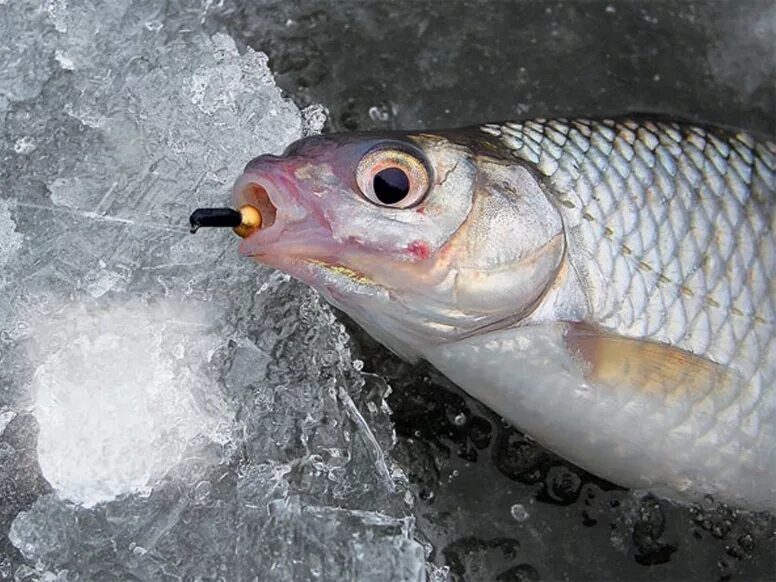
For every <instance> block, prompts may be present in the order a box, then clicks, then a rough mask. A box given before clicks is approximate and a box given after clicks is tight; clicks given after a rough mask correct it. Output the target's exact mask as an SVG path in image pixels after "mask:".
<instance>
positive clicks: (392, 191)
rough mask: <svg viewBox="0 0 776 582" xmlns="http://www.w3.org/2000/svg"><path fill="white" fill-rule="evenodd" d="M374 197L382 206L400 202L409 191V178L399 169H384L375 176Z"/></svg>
mask: <svg viewBox="0 0 776 582" xmlns="http://www.w3.org/2000/svg"><path fill="white" fill-rule="evenodd" d="M373 185H374V189H375V196H377V199H378V200H379V201H380V202H382V203H383V204H396V203H397V202H401V201H402V200H404V198H405V197H406V196H407V194H408V193H409V191H410V179H409V176H407V174H406V173H405V172H404V170H402V169H400V168H385V169H384V170H380V171H379V172H377V174H375V177H374V181H373Z"/></svg>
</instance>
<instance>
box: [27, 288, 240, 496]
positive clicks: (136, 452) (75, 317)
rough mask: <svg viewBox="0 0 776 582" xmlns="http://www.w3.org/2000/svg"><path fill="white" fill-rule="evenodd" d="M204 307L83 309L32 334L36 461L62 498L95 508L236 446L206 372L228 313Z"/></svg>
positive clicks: (65, 314)
mask: <svg viewBox="0 0 776 582" xmlns="http://www.w3.org/2000/svg"><path fill="white" fill-rule="evenodd" d="M206 307H207V306H204V305H187V304H184V303H178V302H170V301H166V302H160V303H151V304H149V305H146V304H143V303H141V302H140V301H137V300H135V301H130V302H128V303H126V304H111V305H108V306H107V307H101V308H96V309H95V308H92V309H91V310H90V309H87V308H85V307H84V306H83V305H79V306H74V307H72V308H69V309H68V310H66V311H64V312H63V313H61V314H60V315H59V316H58V317H57V318H56V319H55V320H53V321H46V322H44V323H40V324H38V325H36V326H35V328H34V335H35V343H36V352H37V353H36V357H35V360H36V361H41V362H42V363H41V364H40V366H39V367H38V368H37V370H36V372H35V375H34V378H33V382H32V390H33V393H34V413H35V417H36V418H37V421H38V424H39V426H40V434H39V436H38V461H39V463H40V467H41V470H42V471H43V476H44V477H45V478H46V479H47V480H48V482H49V483H50V484H51V485H52V486H53V487H54V488H55V489H56V490H57V491H58V492H59V493H60V494H61V495H62V496H63V497H65V498H67V499H69V500H71V501H74V502H77V503H82V504H83V505H86V506H92V505H95V504H96V503H100V502H104V501H108V500H111V499H113V498H115V497H117V496H119V495H122V494H125V493H130V492H134V491H142V490H144V489H145V488H147V487H149V486H151V485H153V484H154V483H155V481H156V480H158V479H160V478H161V477H163V476H164V475H165V474H166V473H167V472H168V470H169V469H171V468H172V467H174V466H175V465H177V464H178V463H181V462H182V461H184V459H185V460H187V461H190V460H191V459H192V458H196V457H198V453H199V449H201V448H202V446H203V445H204V444H207V443H208V442H216V443H224V442H226V441H227V440H228V439H229V436H230V430H231V429H230V426H231V422H230V419H231V416H232V414H231V412H230V411H229V408H228V405H227V404H226V402H224V400H223V399H222V398H221V395H220V394H219V386H218V384H217V381H216V380H217V379H216V378H215V377H214V374H213V373H208V372H207V368H206V364H207V363H208V361H209V360H210V358H211V357H212V355H213V353H214V352H215V351H216V350H217V349H218V348H219V347H220V346H221V344H222V343H223V341H224V340H223V339H221V338H219V337H218V336H217V335H216V334H214V333H212V331H211V329H212V321H213V319H215V318H216V317H220V316H221V314H219V313H213V310H212V309H207V308H206ZM196 441H200V442H196Z"/></svg>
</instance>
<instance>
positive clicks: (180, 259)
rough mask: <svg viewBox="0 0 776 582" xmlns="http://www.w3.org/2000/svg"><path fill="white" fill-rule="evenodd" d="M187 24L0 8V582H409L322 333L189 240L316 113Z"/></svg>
mask: <svg viewBox="0 0 776 582" xmlns="http://www.w3.org/2000/svg"><path fill="white" fill-rule="evenodd" d="M203 14H204V12H203V9H202V7H201V6H200V4H199V3H185V2H184V3H181V4H178V3H169V4H168V3H159V2H154V1H138V2H131V3H126V2H123V1H105V2H72V3H68V2H66V1H64V0H59V1H51V2H43V3H41V2H37V1H24V0H22V1H12V2H0V24H1V26H2V39H0V118H2V119H4V123H3V126H2V127H3V131H2V138H1V140H0V156H1V157H2V165H1V166H0V176H2V177H1V178H0V181H1V183H2V189H1V190H0V269H1V270H0V483H2V488H0V579H6V578H11V577H12V578H16V579H24V580H26V579H42V578H46V579H54V578H56V579H65V578H66V579H97V578H100V577H102V576H105V575H108V576H110V577H115V578H128V577H137V578H140V579H148V580H151V579H160V578H162V577H176V578H178V577H179V578H185V579H194V578H222V579H254V578H257V577H258V578H260V579H272V580H291V579H302V578H304V579H307V578H310V577H314V576H320V577H322V578H323V579H330V580H341V579H347V578H364V577H371V578H373V579H385V580H419V579H421V578H422V577H423V576H424V572H425V569H424V567H425V560H424V552H423V548H422V547H421V545H420V544H419V543H418V542H416V541H414V540H413V527H414V526H413V519H412V518H411V517H408V516H409V515H411V513H412V496H411V495H405V493H406V487H407V483H406V478H405V476H404V474H403V472H402V471H401V469H400V468H398V467H397V466H396V465H395V463H394V462H393V461H392V460H391V458H390V457H389V456H388V454H387V451H389V450H390V449H391V447H392V446H393V438H394V437H393V432H392V425H391V422H390V420H389V418H388V409H387V407H386V406H385V403H384V401H383V396H384V394H382V393H380V391H379V390H378V391H376V390H371V391H367V390H364V384H365V379H364V377H363V376H362V374H361V373H360V372H359V367H358V364H357V363H356V362H354V357H353V356H352V355H351V353H350V349H349V347H348V335H347V334H346V332H345V331H344V329H343V327H342V325H341V324H340V323H338V322H337V321H336V320H335V318H334V316H333V315H332V313H331V311H330V309H329V308H328V307H327V306H326V305H324V304H322V303H321V301H320V300H319V299H318V297H317V295H316V294H315V293H313V292H311V291H310V290H308V289H306V288H304V287H302V286H300V285H298V284H296V283H295V282H293V281H291V280H289V279H288V278H287V277H284V276H282V275H279V274H277V273H272V272H271V271H270V270H269V269H256V268H255V267H253V266H248V265H246V264H245V263H244V262H243V261H242V260H241V259H240V258H239V256H238V255H237V253H236V252H235V250H234V241H233V239H232V238H230V235H229V234H226V233H212V232H211V233H208V236H206V237H191V236H190V235H189V234H188V232H187V228H186V219H187V217H188V214H189V213H190V210H191V209H192V208H195V207H197V206H209V205H210V206H212V205H220V204H222V203H223V200H225V199H226V197H227V192H228V188H229V186H230V185H231V182H232V181H233V180H234V177H235V176H237V175H238V174H239V172H240V170H241V169H242V166H243V165H244V163H245V161H246V160H248V159H250V157H251V156H252V155H255V153H256V152H276V153H277V152H280V151H281V150H282V149H283V148H284V147H285V146H286V145H287V144H288V143H289V142H291V141H293V140H295V139H297V138H299V137H301V136H302V135H305V134H309V133H313V132H318V131H320V128H321V126H322V122H323V119H324V114H323V113H322V111H321V110H320V108H311V109H308V110H305V111H299V110H298V109H297V108H296V107H295V106H294V105H293V104H292V103H291V102H290V101H289V100H287V99H284V98H283V97H282V96H281V94H280V90H279V89H278V88H277V87H276V86H275V84H274V81H273V79H272V76H271V73H270V71H269V69H268V68H267V58H266V56H265V55H263V54H261V53H258V52H254V51H252V50H250V49H247V50H244V51H238V50H237V47H236V46H235V43H234V42H233V40H232V39H231V38H230V37H229V36H226V35H224V34H216V35H213V36H209V35H207V34H205V33H204V32H203V31H202V27H201V19H202V17H203ZM367 395H369V396H367Z"/></svg>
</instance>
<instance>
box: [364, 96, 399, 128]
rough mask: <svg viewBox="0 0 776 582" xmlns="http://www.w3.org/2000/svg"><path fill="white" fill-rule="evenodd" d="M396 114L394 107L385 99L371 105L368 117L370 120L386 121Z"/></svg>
mask: <svg viewBox="0 0 776 582" xmlns="http://www.w3.org/2000/svg"><path fill="white" fill-rule="evenodd" d="M395 115H396V108H395V107H394V106H393V105H391V104H390V103H388V102H386V101H382V102H380V103H377V104H376V105H372V107H370V108H369V117H370V119H371V120H372V121H379V122H381V123H387V122H389V121H390V120H391V118H392V117H394V116H395Z"/></svg>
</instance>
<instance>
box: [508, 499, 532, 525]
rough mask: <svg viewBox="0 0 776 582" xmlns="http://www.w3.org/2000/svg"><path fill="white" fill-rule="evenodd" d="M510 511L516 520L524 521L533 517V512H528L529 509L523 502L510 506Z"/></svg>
mask: <svg viewBox="0 0 776 582" xmlns="http://www.w3.org/2000/svg"><path fill="white" fill-rule="evenodd" d="M509 513H510V514H512V518H513V519H514V520H515V521H518V522H520V523H523V522H524V521H526V520H527V519H528V518H529V517H531V514H530V513H528V510H526V508H525V505H523V504H522V503H515V504H514V505H513V506H512V507H511V508H510V510H509Z"/></svg>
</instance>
